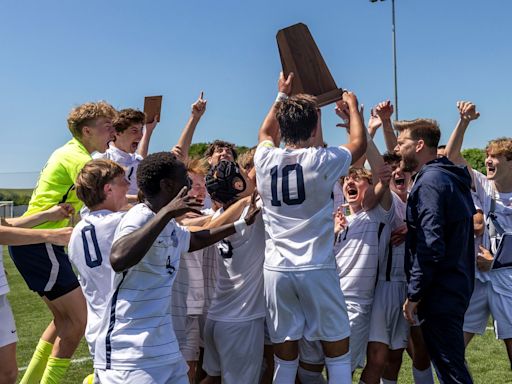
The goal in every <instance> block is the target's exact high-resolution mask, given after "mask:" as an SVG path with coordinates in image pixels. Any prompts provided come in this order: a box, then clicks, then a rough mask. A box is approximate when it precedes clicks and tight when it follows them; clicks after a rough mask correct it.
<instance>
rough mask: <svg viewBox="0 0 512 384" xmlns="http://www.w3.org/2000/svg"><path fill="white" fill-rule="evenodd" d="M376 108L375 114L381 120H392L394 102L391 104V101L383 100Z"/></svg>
mask: <svg viewBox="0 0 512 384" xmlns="http://www.w3.org/2000/svg"><path fill="white" fill-rule="evenodd" d="M374 110H375V114H376V115H377V116H378V117H379V118H380V120H381V121H384V120H391V116H392V115H393V112H394V111H395V110H394V108H393V104H391V101H389V100H386V101H381V102H380V103H379V104H377V105H376V106H375V108H374Z"/></svg>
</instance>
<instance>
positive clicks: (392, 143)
mask: <svg viewBox="0 0 512 384" xmlns="http://www.w3.org/2000/svg"><path fill="white" fill-rule="evenodd" d="M374 111H375V114H376V115H377V116H378V117H379V119H380V121H381V122H382V132H383V133H384V142H385V143H386V149H387V150H388V152H391V153H393V152H395V147H396V135H395V132H394V131H393V125H392V124H391V116H392V115H393V112H394V108H393V105H392V104H391V102H390V101H389V100H386V101H382V102H380V103H379V104H377V106H376V107H375V108H374ZM372 137H373V136H372Z"/></svg>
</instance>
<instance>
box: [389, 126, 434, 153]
mask: <svg viewBox="0 0 512 384" xmlns="http://www.w3.org/2000/svg"><path fill="white" fill-rule="evenodd" d="M393 125H394V126H395V129H396V130H397V131H399V132H402V131H405V130H408V131H409V132H410V133H411V139H413V140H420V139H421V140H423V141H424V142H425V145H426V146H427V147H429V148H435V149H437V146H438V145H439V140H440V139H441V130H440V129H439V124H437V121H435V120H432V119H416V120H400V121H395V122H394V123H393Z"/></svg>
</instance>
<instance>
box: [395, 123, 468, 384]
mask: <svg viewBox="0 0 512 384" xmlns="http://www.w3.org/2000/svg"><path fill="white" fill-rule="evenodd" d="M395 128H396V129H397V130H398V131H399V132H400V134H399V136H398V139H397V147H396V150H397V151H398V152H399V154H400V155H401V156H402V166H403V168H404V170H405V171H410V172H417V175H416V178H415V182H414V184H413V186H412V189H411V192H410V194H409V198H408V200H407V216H406V220H407V226H408V234H407V242H406V252H407V253H406V254H408V255H409V258H406V260H407V259H409V260H407V261H408V262H410V265H406V270H407V271H408V272H409V285H408V293H407V300H406V302H405V304H404V315H405V317H406V319H407V320H408V321H409V323H411V324H413V325H414V324H416V323H417V322H418V321H419V323H420V324H421V330H422V332H423V336H424V339H425V343H426V346H427V349H428V352H429V354H430V357H431V359H432V362H433V363H434V366H435V368H436V371H437V375H438V378H439V381H440V382H441V383H443V384H444V383H472V382H473V381H472V379H471V376H470V375H469V372H468V370H467V368H466V366H465V364H464V338H463V331H462V326H463V323H464V313H465V312H466V309H467V306H468V304H469V299H470V297H471V293H472V291H473V283H474V277H475V271H474V268H475V266H474V248H473V214H474V213H475V210H474V205H473V202H472V199H471V193H470V187H471V177H470V175H469V172H468V170H467V169H466V168H465V167H461V166H456V165H454V164H453V163H451V162H450V161H449V160H448V159H447V158H446V157H441V158H439V159H438V158H437V154H436V148H437V145H438V142H439V138H440V136H441V132H440V130H439V127H438V125H437V122H436V121H434V120H428V119H417V120H413V121H402V122H397V123H396V124H395ZM407 261H406V263H407ZM416 314H417V315H418V316H417V317H416V316H415V315H416Z"/></svg>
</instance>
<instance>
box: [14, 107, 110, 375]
mask: <svg viewBox="0 0 512 384" xmlns="http://www.w3.org/2000/svg"><path fill="white" fill-rule="evenodd" d="M115 114H116V111H115V109H114V108H112V106H111V105H109V104H107V103H105V102H97V103H86V104H82V105H80V106H78V107H76V108H74V109H73V110H72V111H71V113H70V114H69V116H68V128H69V130H70V132H71V134H72V135H73V138H72V139H71V140H70V141H69V142H68V143H66V144H65V145H64V146H62V147H61V148H59V149H57V150H56V151H55V152H53V154H52V155H51V156H50V158H49V159H48V162H47V163H46V165H45V167H44V168H43V170H42V171H41V175H40V176H39V180H38V182H37V186H36V188H35V189H34V192H33V194H32V198H31V199H30V202H29V206H28V210H27V212H26V213H25V215H32V214H34V213H37V212H41V211H44V210H47V209H48V208H50V207H51V206H54V205H56V204H58V203H69V204H71V205H72V206H73V208H74V210H75V212H79V211H80V208H81V207H82V203H81V201H79V200H78V198H77V196H76V190H75V186H74V183H75V180H76V176H77V175H78V172H80V170H81V169H82V168H83V166H84V165H85V163H87V162H88V161H89V160H91V153H93V152H95V151H98V152H104V151H105V150H106V149H107V147H108V143H109V142H110V141H111V140H112V139H113V135H114V130H113V128H112V119H113V118H114V116H115ZM68 222H69V220H68V219H64V220H60V221H56V222H47V223H43V224H40V225H38V226H36V228H62V227H64V226H67V225H68ZM9 251H10V254H11V257H12V259H13V261H14V263H15V264H16V267H17V268H18V270H19V271H20V273H21V275H22V276H23V279H24V280H25V282H26V283H27V285H28V287H29V288H30V289H31V290H33V291H35V292H37V293H38V294H39V295H40V296H41V298H42V299H43V301H44V302H45V304H46V305H47V306H48V308H49V309H50V311H51V312H52V314H53V316H54V321H52V322H51V323H50V325H49V326H48V328H47V329H46V330H45V332H44V333H43V335H42V337H41V340H40V342H39V344H38V346H37V347H36V351H35V352H34V355H33V357H32V360H31V362H30V364H29V367H28V369H27V371H26V372H25V375H24V377H23V379H22V383H28V382H37V381H39V380H41V382H43V383H46V382H48V381H51V382H55V383H56V382H59V381H60V380H61V379H62V377H63V376H64V374H65V372H66V370H67V368H68V367H69V363H70V358H71V356H72V355H73V353H74V351H75V349H76V347H77V346H78V343H79V342H80V339H81V338H82V336H83V333H84V329H85V325H86V319H87V309H86V304H85V299H84V297H83V294H82V290H81V289H80V287H79V283H78V280H77V278H76V276H75V274H74V272H73V270H72V268H71V263H70V262H69V259H68V256H67V254H66V253H65V252H64V247H62V246H55V245H53V246H52V245H49V244H46V243H39V244H33V245H26V246H16V247H10V248H9ZM49 350H51V356H50V357H49V358H48V354H49V353H48V351H49ZM44 367H46V368H44ZM43 372H44V373H43ZM41 375H42V378H41Z"/></svg>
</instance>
